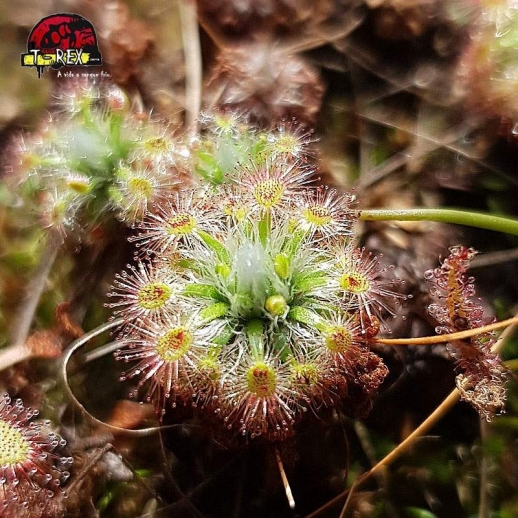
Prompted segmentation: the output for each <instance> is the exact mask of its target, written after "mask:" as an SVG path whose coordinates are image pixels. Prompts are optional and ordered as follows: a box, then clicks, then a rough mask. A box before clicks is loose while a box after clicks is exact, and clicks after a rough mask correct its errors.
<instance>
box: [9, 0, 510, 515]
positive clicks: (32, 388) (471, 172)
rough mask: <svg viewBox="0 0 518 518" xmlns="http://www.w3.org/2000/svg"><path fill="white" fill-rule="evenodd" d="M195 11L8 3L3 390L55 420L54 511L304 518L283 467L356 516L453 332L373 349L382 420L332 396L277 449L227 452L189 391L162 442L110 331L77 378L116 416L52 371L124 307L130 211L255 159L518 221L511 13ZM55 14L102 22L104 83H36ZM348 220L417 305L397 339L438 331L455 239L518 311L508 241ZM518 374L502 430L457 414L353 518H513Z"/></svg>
mask: <svg viewBox="0 0 518 518" xmlns="http://www.w3.org/2000/svg"><path fill="white" fill-rule="evenodd" d="M196 7H197V9H198V18H196V17H195V14H194V11H193V8H194V3H193V2H190V1H185V2H163V1H158V2H156V1H155V2H151V1H148V0H136V1H133V0H131V1H130V0H128V1H127V2H123V1H111V0H103V1H99V2H94V1H87V2H76V1H74V0H66V1H58V2H32V1H30V0H27V1H26V2H22V3H21V4H20V3H19V2H16V3H15V2H10V1H7V2H4V3H3V4H2V6H1V7H0V27H1V30H2V35H3V36H4V38H3V41H4V42H5V43H4V46H3V48H2V50H1V51H0V63H1V64H2V67H3V68H2V69H3V71H4V73H3V74H2V77H1V79H0V107H1V109H0V125H1V139H2V140H1V142H2V180H3V181H2V185H1V187H0V197H1V200H2V204H1V217H0V242H1V247H0V282H1V286H2V289H1V298H0V304H1V308H2V317H1V321H0V336H1V338H0V340H1V345H2V346H3V348H4V349H3V353H4V355H3V356H2V355H0V358H1V359H2V361H3V364H2V365H3V369H2V371H1V372H0V385H1V386H2V387H3V389H4V390H5V391H8V392H9V393H10V394H11V395H13V396H14V395H16V396H20V397H22V398H23V400H24V402H25V404H26V405H27V406H28V405H33V406H37V407H38V408H39V409H40V410H41V414H42V416H43V417H45V418H49V419H51V420H52V422H53V426H54V428H56V431H57V432H59V433H60V434H61V435H62V436H63V437H65V438H66V439H67V441H68V448H69V450H70V452H72V453H73V455H74V464H73V466H72V470H71V472H72V477H71V479H70V482H69V496H68V498H67V499H64V500H60V501H59V503H57V504H56V508H55V509H54V508H52V509H51V510H48V512H49V513H50V512H52V513H54V515H56V516H59V515H60V514H59V513H63V512H65V513H66V515H67V516H75V515H77V516H113V517H133V516H197V517H201V516H265V515H266V516H279V517H281V516H292V511H291V510H290V508H289V505H288V502H287V501H286V497H285V494H284V488H283V485H282V479H281V477H280V475H279V472H278V466H277V459H278V457H282V459H283V461H284V468H285V470H286V472H287V475H288V478H289V481H290V484H291V488H292V490H293V493H294V498H295V501H296V505H297V508H296V509H297V513H298V515H300V516H306V515H312V516H339V515H340V512H341V509H342V508H343V503H344V499H343V498H340V497H338V498H337V495H340V494H343V491H344V489H345V488H348V487H350V486H351V485H352V484H353V483H354V481H355V480H357V479H358V477H359V476H360V475H361V473H364V472H365V471H367V470H368V469H369V468H370V467H371V466H372V465H374V464H376V462H378V461H379V460H381V459H382V458H383V457H384V456H385V455H386V454H387V453H389V452H390V451H391V450H392V449H393V448H394V447H395V446H396V445H397V444H399V443H401V441H403V440H404V439H405V438H406V437H408V436H409V434H410V433H411V431H412V430H413V429H414V428H415V427H416V426H417V425H418V424H419V423H420V422H422V421H423V420H424V419H425V418H426V417H427V416H428V415H430V413H431V412H432V411H433V410H434V409H435V408H436V407H437V406H438V405H439V404H440V403H441V401H442V400H443V398H444V397H445V396H446V395H447V394H448V393H449V392H450V391H451V389H452V388H453V387H454V378H455V374H458V372H455V371H454V369H453V367H452V363H451V359H450V358H449V355H448V352H447V349H446V347H445V346H444V345H434V346H421V347H413V348H410V347H408V348H407V347H405V348H401V347H398V348H395V347H389V346H384V345H375V346H373V349H374V352H375V353H376V355H377V356H379V357H380V358H382V360H383V362H384V363H385V364H386V365H387V367H388V370H389V374H388V376H387V377H386V379H385V382H384V383H383V384H382V385H381V387H380V389H379V394H378V396H377V398H376V399H375V400H374V406H373V408H372V411H371V413H370V414H369V416H368V417H364V418H362V419H361V420H360V419H356V418H354V417H353V416H351V415H350V412H348V407H347V406H345V407H344V408H340V407H339V406H338V407H334V408H333V407H329V408H327V409H324V410H323V411H322V412H321V414H320V417H321V418H320V419H318V418H316V417H315V416H312V415H308V416H307V417H306V418H305V419H304V421H302V422H301V425H300V426H298V427H297V428H296V433H295V434H293V437H292V438H290V439H288V440H286V441H284V442H283V443H282V444H278V445H276V444H271V443H269V442H261V441H256V442H251V443H250V444H248V445H247V446H246V447H245V446H243V445H240V444H232V445H229V440H228V436H225V435H224V434H223V433H222V432H221V431H220V430H219V427H218V423H217V422H216V421H215V422H212V421H211V420H209V421H207V420H201V419H200V417H199V415H198V414H197V412H196V409H193V408H191V407H184V406H181V405H180V406H178V408H176V409H174V410H171V411H168V412H166V413H165V415H164V416H163V417H162V427H161V430H160V431H159V432H156V430H154V431H155V433H154V434H153V435H151V439H150V438H144V437H143V436H144V433H143V432H137V431H135V432H134V433H133V434H128V433H123V432H122V431H121V428H125V429H137V428H140V429H147V428H149V427H151V428H153V427H154V426H156V424H157V422H156V416H155V411H154V409H153V408H152V406H151V405H139V404H138V403H136V402H134V401H130V400H128V394H129V392H130V391H131V390H132V388H134V387H135V385H136V383H135V384H133V385H132V386H129V385H128V384H121V383H119V377H120V369H121V365H120V363H117V362H115V361H114V360H113V357H112V356H111V355H109V354H104V356H101V354H100V353H99V352H97V350H96V347H97V346H99V345H101V344H103V343H105V342H106V341H108V340H107V339H104V340H103V341H100V340H99V339H98V338H97V337H95V338H94V340H92V343H91V344H90V345H89V347H90V346H91V348H92V349H91V351H87V352H85V353H84V354H83V355H78V356H81V358H80V360H81V361H79V359H76V360H75V361H73V362H72V364H71V366H70V368H69V374H70V378H69V381H70V386H71V387H72V389H73V391H74V393H75V394H76V395H77V397H78V399H79V400H80V401H81V402H82V403H83V404H84V406H85V408H86V410H87V411H88V412H89V413H90V414H91V415H92V416H95V417H97V418H99V419H100V420H101V421H102V422H105V423H107V424H109V425H110V426H111V427H112V428H108V427H103V425H102V424H100V423H98V422H96V421H95V420H93V419H91V418H89V417H88V415H85V414H84V413H82V412H76V410H75V408H76V407H74V405H73V404H72V402H71V400H70V399H69V398H68V396H67V393H66V392H65V389H64V388H63V386H62V385H60V384H59V383H57V382H56V378H57V370H58V361H59V360H58V359H57V358H59V357H60V356H61V351H62V350H63V348H64V347H66V346H67V345H68V343H69V342H70V341H71V340H73V339H74V338H77V337H80V336H81V335H82V333H83V331H82V328H83V329H87V330H89V329H92V328H94V327H96V326H98V325H100V324H102V323H103V322H106V321H107V319H108V318H109V316H110V314H111V311H109V310H108V309H107V308H105V306H104V304H105V303H109V302H111V299H109V298H108V297H107V296H106V294H107V293H108V292H110V285H111V284H112V283H113V279H114V276H115V273H116V272H120V271H122V270H123V269H124V268H125V266H124V265H125V264H126V263H128V262H130V263H133V254H134V252H135V245H134V244H133V241H132V242H129V241H128V239H127V238H133V240H135V238H136V242H137V243H138V242H139V239H138V236H139V230H138V229H135V228H133V227H135V226H137V227H138V225H139V224H138V223H137V224H135V223H136V221H138V220H139V219H141V216H142V215H143V214H144V213H145V211H146V209H148V208H150V207H151V206H152V205H153V204H157V206H161V204H162V202H163V201H164V200H165V199H166V198H167V199H171V198H170V195H171V193H172V192H176V191H177V190H178V191H180V192H182V191H186V190H187V189H189V188H193V186H197V185H200V184H206V182H208V183H209V184H213V185H219V184H221V183H222V182H223V181H224V180H225V177H226V173H228V172H229V171H234V169H235V167H236V166H237V165H238V164H242V163H248V162H249V161H250V160H251V161H253V162H259V163H263V161H264V160H265V157H266V156H269V157H271V156H274V155H275V154H277V156H281V159H282V160H283V161H284V162H287V163H289V161H290V160H292V161H296V162H298V163H300V161H301V160H302V163H303V166H304V168H306V169H307V170H310V171H313V179H314V180H316V183H317V184H328V185H332V186H334V187H335V188H336V189H337V192H339V193H344V192H354V197H355V198H356V199H357V200H358V208H359V209H369V208H371V207H376V208H377V207H382V208H389V209H410V208H414V207H425V208H435V207H441V206H454V207H456V208H460V209H465V210H476V211H484V212H488V213H490V214H493V215H501V214H506V215H510V216H515V215H516V212H517V207H516V203H515V200H516V199H517V194H518V193H517V186H518V181H517V179H516V174H515V171H514V164H515V163H516V159H517V142H516V138H517V131H516V124H517V114H516V113H515V112H516V107H515V106H514V104H515V103H516V100H515V99H516V96H513V91H514V88H515V86H516V81H517V76H516V74H517V70H518V51H517V50H516V48H518V46H517V45H516V42H515V33H516V27H517V26H518V25H517V21H518V10H517V9H516V6H514V5H513V4H512V3H511V2H508V3H507V2H504V1H490V0H477V1H472V0H470V1H468V0H455V1H440V0H415V1H411V2H408V1H405V2H403V1H399V0H364V1H361V0H357V1H354V0H325V1H321V2H317V3H315V2H306V1H300V2H287V1H286V2H285V1H273V0H272V1H269V0H261V1H260V2H252V1H247V0H219V1H217V2H211V1H207V2H206V1H204V0H199V2H198V3H197V6H196ZM58 12H77V13H78V14H81V15H82V16H84V17H86V18H87V19H88V20H90V21H91V22H92V23H93V25H94V27H95V29H96V31H97V35H98V38H99V46H100V50H101V52H102V55H103V62H104V64H105V65H104V70H105V71H106V72H108V73H109V74H110V76H111V77H110V79H109V80H108V79H105V80H104V81H100V82H95V84H94V83H92V82H89V81H80V80H79V81H78V80H74V81H65V80H64V78H58V77H56V74H55V73H53V72H45V73H44V74H43V76H42V79H38V78H37V74H36V73H35V72H34V71H33V70H30V69H26V68H23V67H20V54H21V53H23V52H26V50H27V49H26V39H27V36H28V33H29V32H30V30H31V29H32V27H33V26H34V25H35V24H36V23H37V22H38V21H39V20H40V19H41V18H42V17H44V16H47V15H49V14H52V13H58ZM197 22H199V25H198V23H197ZM198 38H199V39H198ZM198 44H199V45H198ZM92 71H93V69H92ZM200 109H201V112H200ZM315 169H316V172H314V171H315ZM22 170H23V172H24V174H23V175H20V174H19V173H20V171H22ZM22 178H23V181H22ZM217 189H219V187H218V188H217ZM172 199H174V197H173V198H172ZM231 210H233V211H234V213H235V214H239V211H240V210H243V207H241V206H240V207H237V208H236V207H232V208H231ZM144 226H145V224H144ZM347 228H348V227H347ZM145 230H146V229H145V228H144V231H145ZM140 231H142V229H141V230H140ZM356 233H357V235H358V236H359V243H360V245H361V246H365V247H366V248H367V249H368V250H370V251H372V253H373V254H378V255H379V254H383V264H384V265H385V266H388V265H393V266H394V269H393V271H392V273H391V275H393V277H394V278H400V279H403V280H404V281H405V283H404V285H403V286H404V288H403V289H402V291H404V294H405V295H412V298H411V299H408V300H406V301H405V303H404V304H403V307H402V309H401V316H403V317H404V318H398V319H395V320H391V323H390V330H391V336H392V337H400V336H401V337H403V336H404V337H413V336H424V335H430V334H433V332H434V328H435V327H436V326H437V325H438V324H441V325H444V323H441V322H437V320H436V318H437V314H433V312H432V315H430V314H428V313H427V311H426V309H427V307H428V305H429V304H430V303H431V302H432V299H431V297H430V294H429V289H428V285H427V283H426V281H425V276H424V274H425V272H426V271H427V270H430V269H433V268H436V267H437V266H438V264H439V258H443V259H444V258H445V257H447V255H448V248H449V247H450V246H451V245H454V244H457V243H462V244H464V245H466V246H467V247H470V246H472V247H474V248H476V249H477V250H479V251H481V252H483V253H481V254H480V255H478V256H476V257H475V258H473V259H472V261H471V267H472V268H473V271H474V274H475V276H476V278H477V293H478V294H479V296H481V297H482V300H483V301H484V302H483V306H484V310H485V312H486V314H488V315H495V316H496V317H497V318H498V319H500V320H501V319H504V318H506V317H509V316H511V315H513V314H514V313H516V307H515V305H516V300H517V295H518V293H517V292H518V290H517V284H516V281H515V279H516V278H518V277H517V272H516V259H517V258H518V253H517V250H516V246H517V243H516V237H515V236H511V235H506V234H504V233H497V232H491V231H487V230H482V229H479V228H468V227H463V226H453V225H446V224H443V223H434V222H430V221H395V220H392V221H376V222H374V221H366V220H365V219H361V220H360V221H359V222H358V225H357V227H356ZM141 241H142V240H141ZM208 243H212V247H216V249H217V244H215V243H214V242H211V241H208ZM199 246H205V247H208V248H209V249H210V245H208V244H207V242H205V245H199ZM213 250H214V248H213ZM216 255H217V254H216ZM174 260H175V258H174V257H173V258H172V259H171V261H174ZM270 273H271V272H270ZM220 302H221V301H220ZM277 302H278V301H277ZM272 304H273V302H272ZM271 307H274V306H271ZM459 322H460V321H457V326H459V325H460V326H461V327H462V325H461V324H462V322H460V323H459ZM115 346H116V345H115ZM115 346H114V345H113V344H108V345H107V346H106V347H104V348H103V346H102V345H101V349H100V351H101V352H106V351H110V350H113V349H114V347H115ZM12 347H15V348H16V347H18V348H17V349H12ZM517 348H518V343H517V342H516V340H515V339H513V336H512V334H511V335H509V336H508V337H507V338H506V342H505V347H504V349H503V353H502V355H503V358H504V359H505V360H507V361H508V365H509V367H510V368H511V370H513V369H516V360H515V359H514V358H516V357H517V353H518V351H517ZM17 354H18V356H17ZM20 360H24V361H20ZM266 370H268V369H266ZM265 372H266V371H265ZM266 374H268V372H266ZM507 387H508V401H507V414H506V415H505V416H502V417H498V418H496V419H494V420H493V421H492V422H491V423H490V424H488V423H486V422H485V421H481V420H480V419H479V417H478V414H477V413H476V412H475V411H473V410H472V409H471V408H470V407H469V406H468V405H466V404H458V405H456V406H455V407H454V408H453V410H451V411H450V412H449V413H448V414H446V415H445V416H444V417H443V419H441V420H440V421H438V422H437V423H436V425H435V427H434V428H433V430H432V431H431V432H430V433H431V434H432V435H426V436H424V437H422V438H421V439H420V440H419V441H418V442H417V443H415V444H414V447H413V449H412V450H409V451H407V452H406V454H405V455H404V457H403V458H401V459H399V460H397V461H396V462H395V463H394V464H392V465H391V466H390V467H389V468H388V469H386V470H380V471H379V472H377V476H376V477H372V480H370V481H369V482H368V484H366V483H365V484H363V485H362V486H360V487H358V488H357V489H356V490H355V491H354V492H352V493H351V498H350V500H349V501H348V507H347V508H346V509H345V510H344V511H343V514H344V515H347V516H349V515H350V516H353V515H354V516H389V517H392V516H403V517H405V516H418V517H428V516H438V517H449V516H451V517H459V516H477V515H478V516H499V517H511V516H515V515H516V514H517V512H518V500H517V496H516V495H517V494H518V493H517V491H516V490H517V485H518V480H517V476H516V468H515V467H514V466H516V465H517V462H516V460H517V459H516V456H517V454H518V452H517V451H516V418H517V417H516V416H517V413H518V395H517V394H518V392H517V387H516V383H515V381H514V379H511V380H510V381H509V382H508V384H507ZM309 414H311V412H310V413H309ZM146 427H147V428H146ZM146 433H147V434H150V433H151V432H146ZM288 435H291V434H288ZM146 437H147V435H146ZM231 446H232V447H231ZM323 506H326V507H323ZM318 509H320V510H318Z"/></svg>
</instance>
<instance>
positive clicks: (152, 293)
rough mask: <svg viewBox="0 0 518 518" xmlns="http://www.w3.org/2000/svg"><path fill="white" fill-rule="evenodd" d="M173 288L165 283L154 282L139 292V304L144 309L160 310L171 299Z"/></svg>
mask: <svg viewBox="0 0 518 518" xmlns="http://www.w3.org/2000/svg"><path fill="white" fill-rule="evenodd" d="M171 294H172V291H171V288H170V287H169V286H168V285H167V284H164V283H163V282H152V283H150V284H146V286H143V287H142V288H140V290H138V293H137V299H138V304H139V306H140V307H141V308H143V309H159V308H161V307H163V306H164V305H165V304H166V303H167V301H168V300H169V299H170V298H171Z"/></svg>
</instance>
